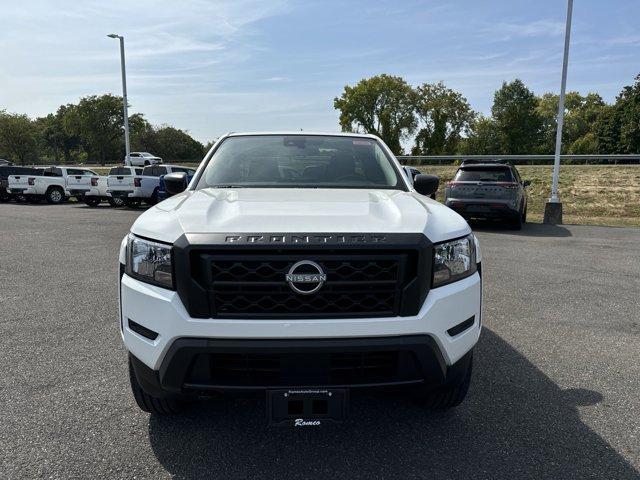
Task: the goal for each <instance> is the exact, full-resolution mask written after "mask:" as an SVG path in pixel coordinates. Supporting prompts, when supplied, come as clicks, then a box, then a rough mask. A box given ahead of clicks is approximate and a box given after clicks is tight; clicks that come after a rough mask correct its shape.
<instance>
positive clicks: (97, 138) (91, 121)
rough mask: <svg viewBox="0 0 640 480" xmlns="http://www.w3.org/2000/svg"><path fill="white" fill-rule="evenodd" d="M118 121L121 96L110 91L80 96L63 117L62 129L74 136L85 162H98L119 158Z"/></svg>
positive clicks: (120, 149)
mask: <svg viewBox="0 0 640 480" xmlns="http://www.w3.org/2000/svg"><path fill="white" fill-rule="evenodd" d="M122 124H123V114H122V98H121V97H117V96H115V95H111V94H107V95H101V96H96V95H92V96H89V97H84V98H82V99H80V102H79V103H78V105H77V107H75V108H74V109H73V111H71V112H69V114H67V115H65V118H64V125H65V129H66V131H67V132H69V133H70V134H73V135H77V137H78V139H79V141H80V145H81V146H82V148H83V149H84V151H85V152H86V153H87V154H88V156H89V161H91V160H94V159H95V160H98V161H99V162H100V164H101V165H104V164H105V163H106V162H107V160H111V161H113V160H115V159H120V158H122V144H123V140H122V139H123V127H122Z"/></svg>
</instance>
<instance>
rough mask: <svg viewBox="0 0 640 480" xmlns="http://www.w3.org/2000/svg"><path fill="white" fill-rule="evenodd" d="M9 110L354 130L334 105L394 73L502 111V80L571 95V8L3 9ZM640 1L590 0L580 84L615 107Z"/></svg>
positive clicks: (578, 16) (217, 130)
mask: <svg viewBox="0 0 640 480" xmlns="http://www.w3.org/2000/svg"><path fill="white" fill-rule="evenodd" d="M0 12H1V14H0V18H2V25H1V27H0V110H2V109H6V110H7V111H9V112H18V113H26V114H28V115H29V116H31V117H37V116H42V115H46V114H47V113H50V112H54V111H55V110H56V109H57V108H58V106H59V105H61V104H65V103H70V102H77V101H78V100H79V99H80V98H81V97H83V96H86V95H96V94H103V93H114V94H118V95H120V94H121V93H122V90H121V83H120V60H119V49H118V42H117V40H113V39H109V38H107V36H106V35H107V34H109V33H118V34H120V35H123V36H124V37H125V47H126V60H127V84H128V94H129V104H130V113H132V112H141V113H144V114H145V116H146V118H147V119H148V120H149V121H150V122H152V123H153V124H157V125H161V124H170V125H173V126H175V127H178V128H181V129H184V130H187V131H188V132H189V133H190V134H191V135H193V136H194V137H195V138H197V139H198V140H200V141H202V142H207V141H209V140H211V139H213V138H216V137H218V136H220V135H222V134H224V133H226V132H229V131H264V130H300V129H304V130H307V131H311V130H313V131H328V132H335V131H338V130H339V125H338V113H337V112H336V111H335V110H334V108H333V99H334V97H336V96H339V95H340V94H341V93H342V90H343V88H344V86H345V85H354V84H355V83H357V82H358V81H359V80H360V79H362V78H366V77H369V76H372V75H376V74H380V73H387V74H391V75H399V76H402V77H403V78H404V79H405V80H406V81H407V82H409V83H410V84H412V85H419V84H422V83H424V82H437V81H443V82H444V83H445V85H447V86H448V87H450V88H453V89H455V90H458V91H460V92H461V93H462V94H463V95H464V96H465V97H466V98H467V99H468V100H469V102H470V104H471V106H472V108H473V109H474V110H476V111H478V112H483V113H489V112H490V109H491V104H492V100H493V93H494V92H495V90H496V89H497V88H499V87H500V85H501V84H502V82H503V81H511V80H513V79H515V78H521V79H522V80H523V81H524V82H525V83H526V84H527V86H529V88H531V89H532V90H533V91H534V92H535V93H536V94H542V93H544V92H547V91H553V92H558V91H559V88H560V73H561V66H562V49H563V38H564V22H565V15H566V2H565V1H564V0H493V1H488V0H459V1H457V0H450V1H444V0H440V1H435V0H406V1H404V0H396V1H391V0H363V1H360V0H356V1H335V0H324V1H323V0H300V1H296V0H231V1H227V0H211V1H208V0H180V1H166V2H160V1H149V0H130V1H121V0H109V1H78V0H73V1H69V0H59V1H56V0H50V1H39V0H27V1H22V2H18V1H13V0H12V1H9V0H0ZM638 18H640V1H638V0H607V1H602V0H575V3H574V15H573V31H572V37H571V51H570V65H569V74H568V80H567V89H568V90H577V91H580V92H582V93H587V92H591V91H594V92H598V93H600V94H601V95H602V96H603V97H604V99H605V100H606V101H613V100H614V99H615V97H616V95H617V94H618V93H619V92H620V90H621V89H622V87H623V86H625V85H630V84H632V83H633V79H634V77H635V76H636V75H638V74H639V73H640V31H639V30H638V28H637V25H638Z"/></svg>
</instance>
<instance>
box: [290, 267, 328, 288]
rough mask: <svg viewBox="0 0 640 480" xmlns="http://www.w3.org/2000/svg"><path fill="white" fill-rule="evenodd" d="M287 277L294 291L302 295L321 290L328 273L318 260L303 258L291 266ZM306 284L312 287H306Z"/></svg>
mask: <svg viewBox="0 0 640 480" xmlns="http://www.w3.org/2000/svg"><path fill="white" fill-rule="evenodd" d="M286 279H287V283H288V284H289V286H290V287H291V290H293V291H294V292H296V293H299V294H301V295H311V294H312V293H316V292H317V291H318V290H320V288H321V287H322V285H323V284H324V282H326V281H327V275H326V274H325V273H324V271H323V270H322V267H321V266H320V265H318V264H317V263H316V262H312V261H311V260H301V261H300V262H297V263H294V264H293V265H292V266H291V268H290V269H289V273H287V276H286ZM304 286H309V287H310V288H305V287H304Z"/></svg>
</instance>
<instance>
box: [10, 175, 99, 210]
mask: <svg viewBox="0 0 640 480" xmlns="http://www.w3.org/2000/svg"><path fill="white" fill-rule="evenodd" d="M91 176H94V177H97V176H98V174H97V173H95V172H94V171H93V170H89V169H88V168H78V167H48V168H45V169H43V170H42V173H41V174H40V175H33V176H32V175H9V178H8V182H7V183H8V185H7V187H8V190H9V192H10V193H12V194H14V195H24V196H26V197H27V198H32V199H35V200H39V199H41V198H44V199H45V200H46V201H47V202H48V203H61V202H63V201H64V200H66V198H67V197H71V196H82V195H83V194H84V193H85V192H86V191H88V190H90V189H91V187H90V186H87V185H85V183H87V182H88V183H89V184H90V179H91Z"/></svg>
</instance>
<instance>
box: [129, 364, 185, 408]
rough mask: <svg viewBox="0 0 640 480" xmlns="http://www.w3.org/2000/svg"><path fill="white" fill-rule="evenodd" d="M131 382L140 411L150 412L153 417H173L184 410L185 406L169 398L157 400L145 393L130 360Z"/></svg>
mask: <svg viewBox="0 0 640 480" xmlns="http://www.w3.org/2000/svg"><path fill="white" fill-rule="evenodd" d="M129 381H130V383H131V392H132V393H133V398H134V399H135V401H136V403H137V404H138V407H140V410H142V411H144V412H148V413H150V414H152V415H171V414H175V413H180V412H181V411H182V410H183V405H182V403H181V402H179V401H178V400H173V399H168V398H157V397H153V396H151V395H149V394H148V393H147V392H145V391H144V390H143V389H142V387H141V386H140V383H138V378H137V377H136V372H135V371H134V369H133V364H132V363H131V360H129Z"/></svg>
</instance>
